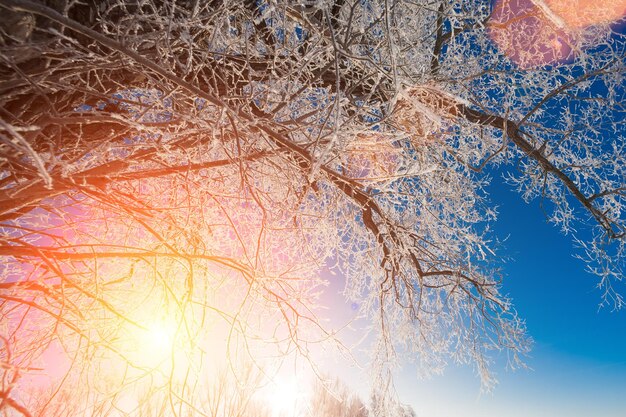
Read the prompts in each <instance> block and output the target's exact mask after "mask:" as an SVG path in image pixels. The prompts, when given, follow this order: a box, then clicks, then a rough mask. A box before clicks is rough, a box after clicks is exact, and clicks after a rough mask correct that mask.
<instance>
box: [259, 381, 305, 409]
mask: <svg viewBox="0 0 626 417" xmlns="http://www.w3.org/2000/svg"><path fill="white" fill-rule="evenodd" d="M302 397H303V392H302V390H301V389H300V388H299V384H298V381H296V380H295V379H293V378H291V379H289V380H285V379H276V380H274V382H272V384H271V385H270V387H269V391H268V393H267V396H266V401H267V403H268V404H269V405H270V407H271V409H272V412H273V416H274V417H280V416H292V415H294V414H295V413H296V410H297V407H298V404H299V402H300V400H302Z"/></svg>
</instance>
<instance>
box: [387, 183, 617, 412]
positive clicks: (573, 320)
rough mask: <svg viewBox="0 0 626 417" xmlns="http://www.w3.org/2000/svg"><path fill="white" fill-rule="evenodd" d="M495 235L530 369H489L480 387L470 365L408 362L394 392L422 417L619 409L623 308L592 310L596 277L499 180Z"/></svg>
mask: <svg viewBox="0 0 626 417" xmlns="http://www.w3.org/2000/svg"><path fill="white" fill-rule="evenodd" d="M490 194H491V198H492V201H493V203H494V204H495V205H497V206H498V207H499V213H500V215H499V220H498V222H497V223H496V224H495V232H496V233H497V235H499V236H500V237H506V236H508V239H507V241H506V242H505V248H504V249H503V250H502V251H501V253H500V254H501V255H504V256H507V257H510V258H511V260H510V261H509V262H508V263H507V264H506V265H505V274H506V275H505V279H504V282H503V290H504V292H505V293H508V294H509V296H510V297H512V298H513V300H514V304H515V307H516V308H517V310H518V312H519V314H520V316H522V317H523V318H525V319H526V323H527V326H528V332H529V334H530V336H532V337H533V339H534V340H535V345H534V348H533V350H532V352H531V356H530V357H529V358H528V360H527V363H528V365H529V367H530V368H532V369H530V370H521V371H519V370H518V371H515V372H511V371H507V370H506V369H505V364H504V363H502V362H504V361H498V362H497V363H496V364H495V365H494V367H493V369H494V371H495V372H496V373H497V377H498V380H499V381H500V383H499V385H498V386H497V387H496V388H495V390H494V391H493V392H492V393H490V394H481V393H480V381H479V379H478V377H476V376H475V375H474V374H473V372H472V370H471V369H470V368H469V367H454V366H451V367H449V368H448V369H447V370H446V372H445V373H444V375H443V376H436V377H433V378H431V379H429V380H426V381H420V380H418V379H417V378H416V377H415V374H414V371H413V370H412V369H410V368H406V369H404V370H403V372H402V373H401V374H399V375H398V381H397V389H398V392H399V394H400V396H401V399H402V400H403V401H404V402H407V403H409V404H411V405H412V406H413V407H414V409H415V410H416V411H417V412H418V415H419V416H420V417H452V416H455V417H474V416H476V417H478V416H480V417H492V416H493V417H496V416H498V417H502V416H506V417H516V416H520V417H521V416H524V417H527V416H532V417H542V416H545V417H552V416H554V417H556V416H568V417H583V416H584V417H589V416H596V417H624V416H626V311H618V312H611V311H610V310H609V309H606V308H605V309H598V306H599V303H600V292H599V291H598V290H597V289H596V287H595V286H596V283H597V281H596V279H595V277H594V276H592V275H590V274H588V273H586V272H585V271H584V264H583V263H582V262H581V261H579V260H577V259H575V258H574V256H573V254H574V252H575V251H574V248H573V245H572V240H571V237H569V236H564V235H563V234H562V233H561V232H560V231H559V230H558V229H556V228H555V227H553V226H552V225H550V224H548V223H547V222H546V220H545V216H544V214H543V213H542V211H541V208H540V207H539V202H538V201H533V202H531V203H530V204H526V203H525V202H524V201H523V200H522V199H521V198H520V196H519V195H518V194H516V193H515V192H514V191H512V190H510V187H508V186H507V185H505V184H504V183H503V181H502V180H501V179H500V178H498V177H496V178H495V179H494V183H493V185H492V187H491V188H490Z"/></svg>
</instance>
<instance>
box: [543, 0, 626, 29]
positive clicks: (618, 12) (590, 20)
mask: <svg viewBox="0 0 626 417" xmlns="http://www.w3.org/2000/svg"><path fill="white" fill-rule="evenodd" d="M536 1H539V0H536ZM543 1H544V3H545V5H546V6H548V8H549V9H550V10H551V11H552V12H553V13H554V14H555V15H557V16H558V17H559V18H560V19H561V20H562V21H563V22H564V24H565V25H566V26H568V27H569V28H583V27H586V26H591V25H596V24H599V23H606V22H611V21H614V20H617V19H620V18H621V17H622V16H624V15H625V14H626V0H603V1H598V0H543Z"/></svg>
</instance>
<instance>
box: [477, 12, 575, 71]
mask: <svg viewBox="0 0 626 417" xmlns="http://www.w3.org/2000/svg"><path fill="white" fill-rule="evenodd" d="M488 28H489V35H490V37H491V39H493V41H494V42H495V43H496V45H497V46H498V48H499V49H500V50H501V51H503V52H504V53H506V55H507V56H508V57H509V58H510V59H511V60H512V61H513V62H514V63H515V64H517V66H519V67H520V68H522V69H530V68H536V67H540V66H543V65H550V64H555V63H559V62H565V61H568V60H570V59H572V58H573V56H574V50H573V44H574V40H575V38H574V36H573V35H572V34H571V33H570V32H569V31H568V30H567V29H566V28H563V27H560V26H559V25H558V24H557V23H555V22H553V21H552V20H550V19H549V18H548V17H546V14H545V12H544V11H543V10H542V9H541V8H540V7H538V6H537V5H536V4H535V3H534V2H533V1H531V0H500V1H498V2H497V3H496V5H495V8H494V11H493V14H492V16H491V20H490V23H489V26H488Z"/></svg>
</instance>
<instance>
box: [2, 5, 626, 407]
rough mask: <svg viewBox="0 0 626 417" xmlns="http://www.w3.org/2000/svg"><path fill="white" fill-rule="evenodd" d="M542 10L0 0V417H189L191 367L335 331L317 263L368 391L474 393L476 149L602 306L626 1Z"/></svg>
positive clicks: (608, 287) (480, 247) (276, 351)
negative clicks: (343, 314)
mask: <svg viewBox="0 0 626 417" xmlns="http://www.w3.org/2000/svg"><path fill="white" fill-rule="evenodd" d="M566 3H567V2H564V1H560V0H551V1H548V0H543V1H541V0H502V1H495V2H492V1H488V0H471V1H470V0H419V1H403V0H397V1H390V0H385V1H382V0H380V1H379V0H363V1H356V0H353V1H342V0H336V1H331V0H319V1H302V2H290V1H282V0H271V1H270V0H259V1H248V0H246V1H231V0H212V1H197V0H195V1H194V0H164V1H160V0H134V1H123V0H102V1H95V0H84V1H68V0H45V1H41V2H34V1H28V0H0V6H1V9H2V10H1V12H0V13H1V14H0V258H1V261H0V276H1V282H0V315H1V316H0V317H1V321H0V323H1V325H0V328H1V331H0V336H1V337H0V346H1V347H0V349H1V353H0V355H1V356H0V358H1V360H2V373H3V378H2V393H1V403H0V404H1V405H0V409H1V410H2V412H3V413H4V414H5V415H23V416H39V415H47V416H76V415H85V416H100V415H102V416H124V415H154V416H157V415H159V416H160V415H163V416H165V415H176V416H191V415H213V414H215V413H213V414H212V411H211V404H212V403H211V401H209V400H208V399H207V394H206V393H207V392H209V390H208V389H207V386H206V384H207V382H206V381H209V380H210V379H211V375H213V374H214V372H213V371H214V370H215V369H217V368H216V367H219V366H221V365H223V364H225V363H227V364H230V365H229V367H230V370H231V372H232V374H233V375H234V377H235V380H236V381H239V382H238V383H243V382H245V381H246V377H245V375H244V376H241V375H240V376H237V375H238V374H240V373H241V371H240V370H239V369H238V366H237V364H238V363H241V362H242V361H244V362H245V361H252V363H253V364H255V365H254V366H256V367H258V369H266V367H267V366H270V367H271V366H275V363H276V361H278V360H280V359H281V358H286V357H291V356H293V355H296V356H299V357H301V358H305V359H306V358H309V359H311V360H310V366H311V367H312V368H313V369H315V366H316V363H315V361H314V360H313V359H312V357H313V356H314V355H313V353H314V350H315V349H317V348H318V346H320V345H334V346H339V347H340V348H341V340H340V339H338V338H337V337H336V336H335V334H334V333H333V332H330V331H328V329H327V328H326V327H325V325H324V322H323V321H321V320H320V317H319V307H321V306H323V305H324V297H323V294H324V291H323V288H324V285H326V281H325V280H324V278H323V277H322V275H320V270H322V269H323V268H328V267H333V268H336V269H337V270H340V271H341V273H340V274H338V275H337V277H345V292H344V293H345V297H346V299H347V300H349V301H348V302H355V303H358V308H359V309H360V313H361V314H362V315H363V316H365V317H368V318H369V320H370V321H371V327H372V332H373V333H372V338H370V339H369V340H373V341H372V342H371V345H372V354H371V364H370V367H371V369H372V372H373V374H374V375H378V377H379V378H380V381H388V378H389V372H390V371H391V370H392V369H393V366H394V364H395V363H396V362H397V360H398V359H400V358H403V357H409V358H411V359H412V360H415V361H416V362H417V363H418V364H419V366H420V368H421V369H423V370H424V371H425V372H436V371H439V370H440V369H441V368H442V367H443V366H444V364H445V363H446V362H448V361H451V360H453V361H457V362H460V363H468V364H470V365H471V366H473V367H475V369H476V370H477V372H478V373H479V374H480V376H481V378H482V380H483V382H484V383H485V385H486V386H490V385H491V384H492V382H493V380H492V377H491V374H490V372H489V367H488V364H489V358H490V352H492V351H494V350H504V351H507V352H508V353H509V354H510V357H511V361H512V362H513V364H516V363H517V361H518V359H519V355H520V354H522V355H523V354H524V353H525V352H526V351H527V349H528V338H527V336H526V334H525V329H524V325H523V321H522V320H521V319H520V318H518V317H517V315H516V313H515V310H514V308H513V306H512V305H511V302H510V300H508V299H507V298H506V297H505V296H503V295H502V294H501V293H500V291H499V284H500V280H501V273H500V269H499V267H500V265H499V264H498V255H497V252H496V249H497V248H496V247H497V243H496V242H497V240H496V236H493V235H492V234H491V232H490V230H489V225H490V224H491V223H492V222H493V221H495V220H496V214H497V213H496V210H495V209H494V208H493V206H492V205H491V204H490V202H489V199H488V196H487V194H486V192H485V187H486V186H487V185H488V184H489V180H490V175H491V173H492V172H493V169H494V167H498V169H501V170H504V171H506V172H507V173H508V182H509V183H510V185H511V187H514V188H515V189H517V190H518V191H519V193H520V195H521V197H523V198H524V199H526V200H532V199H540V200H541V201H542V203H543V205H544V208H545V210H546V213H547V216H548V218H549V220H550V221H552V222H553V223H554V224H555V225H556V226H558V227H559V228H560V229H561V230H563V231H564V232H566V233H570V234H571V235H572V238H573V240H574V241H575V242H576V245H577V246H578V249H579V252H578V253H579V255H580V257H581V258H582V259H583V260H584V262H586V263H587V264H586V265H587V268H588V269H589V271H590V272H591V273H593V274H595V275H596V276H597V277H598V280H599V281H598V282H599V286H600V288H602V290H603V298H602V300H603V302H605V303H607V304H609V305H610V306H612V307H615V308H619V307H621V306H622V304H623V299H622V298H621V296H620V295H619V288H617V286H618V285H619V284H620V281H621V280H622V276H623V267H624V255H625V250H626V249H625V247H624V242H625V237H624V236H625V217H624V204H625V203H626V201H625V194H626V187H625V185H624V184H625V181H624V177H625V176H624V173H625V172H624V170H625V167H626V163H625V160H624V159H625V157H626V154H625V150H624V140H623V135H624V132H625V126H624V122H623V120H625V116H626V115H625V109H624V105H623V103H625V102H626V98H625V97H624V91H625V88H624V78H623V77H624V69H625V52H626V42H625V39H624V35H623V34H622V33H620V32H619V27H618V26H615V24H614V21H615V19H618V18H619V17H620V16H621V15H622V13H621V12H622V11H623V10H624V9H626V6H624V4H623V3H624V2H620V1H613V2H604V3H606V4H608V5H606V6H598V7H591V6H589V5H581V6H580V7H578V8H577V9H576V13H574V12H573V11H572V9H571V8H568V6H567V5H565V4H566ZM582 3H585V2H582ZM585 4H586V3H585ZM578 233H579V234H578ZM581 267H584V265H583V264H582V263H581ZM268 364H269V365H268ZM242 381H243V382H242ZM378 386H387V384H386V382H385V383H384V384H378ZM385 396H386V394H380V395H379V397H380V398H381V400H380V404H383V405H384V404H385V401H386V400H384V398H385Z"/></svg>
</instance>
